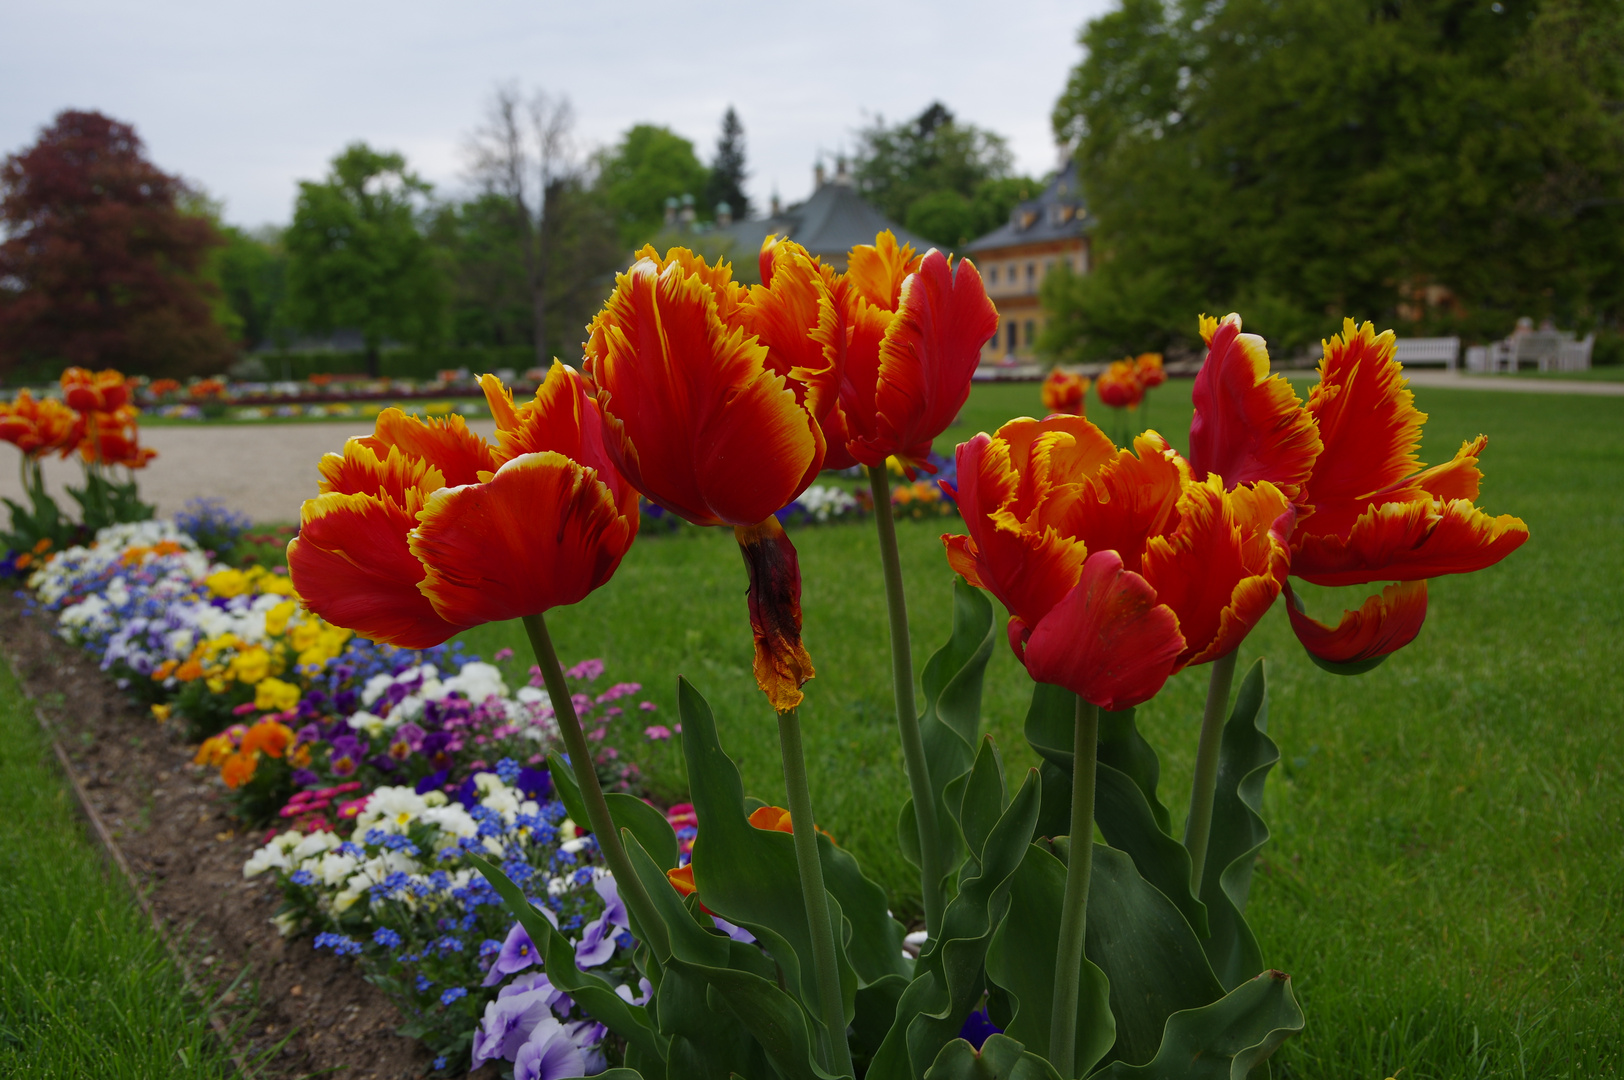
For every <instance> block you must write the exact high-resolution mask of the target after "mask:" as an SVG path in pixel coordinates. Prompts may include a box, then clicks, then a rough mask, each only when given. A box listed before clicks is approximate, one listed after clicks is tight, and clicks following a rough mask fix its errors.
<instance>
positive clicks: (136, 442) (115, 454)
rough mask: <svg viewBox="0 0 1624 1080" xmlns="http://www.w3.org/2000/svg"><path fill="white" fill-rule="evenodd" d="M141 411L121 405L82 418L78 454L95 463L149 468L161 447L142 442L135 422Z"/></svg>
mask: <svg viewBox="0 0 1624 1080" xmlns="http://www.w3.org/2000/svg"><path fill="white" fill-rule="evenodd" d="M138 415H139V413H137V411H136V409H135V407H134V406H132V405H121V406H119V407H118V408H117V409H115V410H114V411H112V412H107V413H92V414H90V415H88V416H86V417H85V418H83V420H82V421H81V422H82V424H83V427H82V429H80V430H81V431H82V436H81V438H80V440H79V456H80V457H81V458H83V459H84V461H85V462H86V463H87V464H92V465H97V464H100V465H122V466H124V467H125V468H127V469H144V468H146V466H147V462H149V461H151V460H152V459H153V458H155V457H157V456H158V451H156V450H154V449H152V448H151V447H147V446H142V445H141V439H140V431H139V428H138V426H137V424H136V417H137V416H138Z"/></svg>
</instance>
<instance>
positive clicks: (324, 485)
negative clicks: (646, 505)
mask: <svg viewBox="0 0 1624 1080" xmlns="http://www.w3.org/2000/svg"><path fill="white" fill-rule="evenodd" d="M481 385H482V387H483V388H484V390H485V395H486V399H487V401H488V402H489V403H490V406H491V412H492V414H493V415H494V416H495V417H496V424H497V439H498V443H499V445H497V446H492V445H491V444H489V443H487V442H486V441H485V440H483V439H481V438H480V437H479V436H477V435H475V434H474V433H473V432H471V431H469V430H468V428H467V426H466V425H465V424H464V423H463V420H462V418H461V417H458V416H452V417H448V418H446V419H444V420H437V419H431V420H427V421H423V420H418V419H416V418H414V417H410V416H407V415H405V414H404V413H401V412H400V411H399V410H397V409H386V410H384V412H382V413H381V414H379V416H378V421H377V427H376V430H375V431H374V433H373V434H372V435H371V436H368V437H366V438H360V439H351V440H350V441H349V442H347V443H346V444H345V446H344V452H343V453H342V454H328V455H327V456H326V457H325V458H323V460H322V463H321V475H322V479H321V491H322V494H321V495H319V496H318V497H316V498H314V499H311V500H308V501H307V502H306V503H305V504H304V507H303V510H302V512H301V521H302V524H301V527H300V532H299V536H298V537H297V538H296V539H294V540H293V541H292V542H290V543H289V545H288V567H289V570H290V572H291V574H292V576H293V581H294V585H295V587H296V588H297V589H298V592H299V596H300V597H301V598H302V599H303V600H304V602H305V604H306V605H307V606H308V607H309V608H310V610H312V611H314V612H316V613H317V614H319V615H321V616H322V617H323V618H324V619H326V620H327V621H328V622H330V623H333V624H335V625H337V626H342V627H346V628H348V629H352V630H355V631H356V632H358V633H360V634H362V635H364V636H366V637H370V638H373V639H374V640H377V641H383V642H387V643H389V644H393V645H398V646H401V647H403V648H414V649H418V648H427V647H429V646H432V645H437V644H439V643H441V642H443V641H445V640H446V639H447V638H449V637H451V636H452V635H453V634H456V633H458V632H459V631H461V630H464V629H466V628H468V627H470V626H474V625H477V624H479V623H483V622H490V621H493V620H499V619H511V618H515V617H517V616H521V615H533V614H538V613H540V612H543V611H546V610H547V609H549V608H552V607H556V606H559V605H561V604H573V603H575V602H577V601H579V600H581V599H583V598H584V597H585V596H586V595H587V594H588V593H590V592H591V591H592V590H594V589H596V588H597V587H598V586H600V585H602V584H603V583H604V582H606V581H608V580H609V577H610V576H611V575H612V574H613V573H614V572H615V568H616V567H617V566H619V564H620V559H621V557H622V556H623V555H624V554H625V553H626V549H627V548H629V547H630V546H631V542H632V540H633V538H634V537H635V536H636V534H637V521H638V517H637V514H638V510H637V495H636V492H635V491H633V490H632V488H631V486H630V485H629V484H627V483H626V482H625V480H624V479H623V478H622V477H621V476H620V474H619V473H618V472H616V470H615V468H614V466H613V465H612V464H611V463H610V461H609V459H608V457H607V456H606V454H605V452H604V437H603V430H602V427H603V424H602V419H601V417H600V415H599V412H598V407H597V403H596V402H595V401H594V400H593V397H592V395H591V392H590V386H589V384H588V382H587V381H586V380H585V379H584V378H582V377H581V376H580V375H578V374H576V373H575V372H573V371H572V370H571V369H569V368H567V367H565V366H564V365H562V364H558V363H554V365H553V368H552V370H551V371H550V372H549V373H548V375H547V378H546V381H545V382H543V383H542V385H541V386H540V387H539V388H538V389H537V391H536V398H535V400H534V401H533V402H528V403H526V404H525V405H524V406H522V407H521V408H515V407H514V405H513V402H512V400H511V398H510V397H509V396H508V394H507V391H506V390H505V389H504V388H502V387H501V385H500V383H498V382H497V381H496V380H495V379H494V378H492V377H490V376H486V377H485V379H483V380H481Z"/></svg>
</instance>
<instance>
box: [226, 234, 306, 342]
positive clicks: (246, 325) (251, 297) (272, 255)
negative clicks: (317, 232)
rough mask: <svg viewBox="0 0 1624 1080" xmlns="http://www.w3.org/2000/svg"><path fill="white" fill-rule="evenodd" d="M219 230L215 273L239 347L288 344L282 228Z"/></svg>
mask: <svg viewBox="0 0 1624 1080" xmlns="http://www.w3.org/2000/svg"><path fill="white" fill-rule="evenodd" d="M220 231H221V232H222V233H223V234H224V235H225V238H226V243H225V247H223V248H221V249H220V251H219V253H218V254H217V255H216V256H215V265H214V272H215V276H216V278H217V280H218V281H219V283H220V289H221V292H222V293H224V295H225V299H226V303H227V304H228V305H230V308H231V311H232V313H233V316H234V318H235V321H236V323H237V326H238V334H239V336H240V337H241V339H242V343H243V345H244V346H245V347H247V348H249V349H257V348H260V347H261V346H263V345H268V344H274V345H278V346H285V345H287V343H288V340H289V338H290V336H291V328H290V327H289V326H288V324H287V319H286V314H287V313H286V300H287V271H288V257H287V252H286V251H285V250H283V247H282V230H280V229H278V228H276V227H275V226H272V225H268V226H265V227H264V228H262V229H256V230H254V231H252V232H250V231H248V230H246V229H241V228H238V227H237V226H235V225H225V226H222V227H221V230H220Z"/></svg>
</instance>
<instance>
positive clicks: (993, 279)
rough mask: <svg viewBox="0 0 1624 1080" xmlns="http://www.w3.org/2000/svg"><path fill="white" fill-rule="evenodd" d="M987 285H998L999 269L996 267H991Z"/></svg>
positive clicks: (988, 272)
mask: <svg viewBox="0 0 1624 1080" xmlns="http://www.w3.org/2000/svg"><path fill="white" fill-rule="evenodd" d="M987 284H989V285H996V284H998V267H996V266H994V267H991V268H990V269H988V271H987Z"/></svg>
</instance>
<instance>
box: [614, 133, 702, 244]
mask: <svg viewBox="0 0 1624 1080" xmlns="http://www.w3.org/2000/svg"><path fill="white" fill-rule="evenodd" d="M709 179H710V170H708V169H706V168H705V166H704V165H702V164H701V163H700V161H699V158H697V157H696V156H694V144H693V143H691V142H689V141H688V140H687V139H684V138H683V137H682V136H681V135H678V134H677V133H676V132H674V131H672V130H671V129H670V128H666V127H660V126H659V125H657V124H636V125H634V126H633V127H631V128H630V129H628V130H627V132H626V134H625V135H623V136H621V139H620V141H619V142H618V143H616V144H615V145H614V146H612V147H610V148H609V149H607V150H605V151H603V152H602V153H600V155H599V157H598V182H597V185H596V186H597V190H598V192H599V194H600V195H601V196H602V198H603V201H604V204H605V205H606V206H607V207H608V208H609V211H610V213H612V214H613V215H614V219H615V225H616V227H617V228H618V229H619V230H620V237H621V241H622V242H623V243H624V244H625V245H626V246H627V247H629V248H631V247H636V246H638V245H639V244H642V243H643V242H644V241H646V240H648V238H649V237H651V236H653V235H654V234H655V233H656V232H658V231H659V230H660V226H661V225H662V224H663V223H664V221H665V201H666V200H667V199H670V198H681V197H682V196H684V195H691V196H693V197H694V199H695V200H698V199H699V198H700V197H701V196H702V195H703V194H704V193H705V189H706V184H707V182H708V181H709ZM695 209H696V212H697V213H698V215H699V217H700V218H701V219H708V218H709V217H710V208H709V207H706V206H696V208H695Z"/></svg>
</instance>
